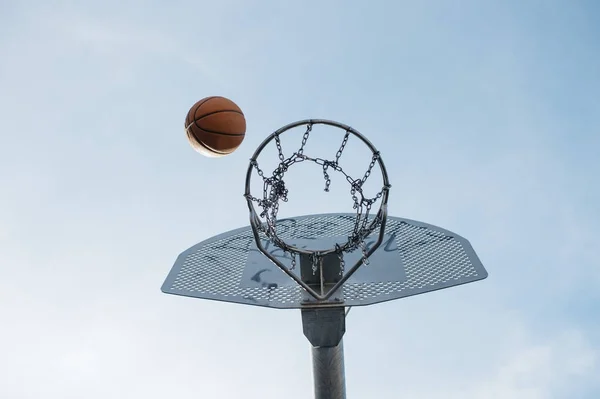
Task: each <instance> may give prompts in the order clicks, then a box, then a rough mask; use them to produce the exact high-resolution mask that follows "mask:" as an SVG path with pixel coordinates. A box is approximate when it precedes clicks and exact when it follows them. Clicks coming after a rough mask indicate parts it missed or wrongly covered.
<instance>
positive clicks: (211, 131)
mask: <svg viewBox="0 0 600 399" xmlns="http://www.w3.org/2000/svg"><path fill="white" fill-rule="evenodd" d="M196 122H197V121H196V120H194V123H190V126H192V125H194V126H196V127H197V128H198V129H200V130H204V131H205V132H206V133H212V134H220V135H223V136H234V137H241V136H245V135H246V133H225V132H216V131H214V130H208V129H204V128H203V127H200V126H198V124H197V123H196ZM188 128H189V126H188Z"/></svg>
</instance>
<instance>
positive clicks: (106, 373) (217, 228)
mask: <svg viewBox="0 0 600 399" xmlns="http://www.w3.org/2000/svg"><path fill="white" fill-rule="evenodd" d="M599 19H600V7H599V6H598V5H597V4H596V3H595V2H592V1H572V2H566V1H533V0H532V1H527V2H518V1H504V2H491V1H461V2H450V1H422V2H404V1H398V2H395V3H392V2H371V3H366V2H354V1H320V2H318V1H305V2H284V1H278V2H276V1H240V0H238V1H220V2H204V1H195V2H187V1H173V2H158V1H154V2H141V1H128V2H118V3H117V2H115V1H103V2H86V3H84V2H79V3H78V2H68V1H54V2H40V1H28V2H16V1H13V2H11V1H5V2H2V3H1V4H0V33H1V34H0V51H1V53H2V62H0V93H1V95H0V123H1V125H0V133H1V134H2V142H3V145H2V146H1V147H0V179H1V182H2V195H0V249H1V250H0V273H1V275H2V277H3V278H2V279H1V280H0V320H2V328H0V351H1V353H2V354H3V355H2V357H1V358H0V374H1V375H2V376H3V377H2V379H1V380H0V397H3V398H11V399H13V398H14V399H22V398H26V399H29V398H41V397H44V398H81V397H86V398H90V399H95V398H106V397H114V398H126V397H141V396H143V397H145V398H162V397H165V396H166V395H169V396H171V397H173V396H182V395H186V396H191V395H193V396H197V397H203V398H204V397H206V398H239V397H241V396H242V395H244V397H261V398H280V397H282V396H286V397H289V398H306V397H310V395H311V394H312V385H311V384H312V382H311V365H310V353H309V347H308V343H307V341H306V339H305V338H304V336H303V335H302V333H301V322H300V315H299V314H298V312H297V311H276V310H270V309H260V308H249V307H243V306H236V305H231V304H220V303H213V302H203V301H199V300H193V299H189V298H176V297H172V296H167V295H164V294H162V293H161V292H160V290H159V288H160V286H161V284H162V282H163V280H164V278H165V276H166V274H167V273H168V271H169V269H170V267H171V265H172V263H173V261H174V260H175V258H176V256H177V255H178V254H179V253H180V252H182V251H183V250H185V249H187V248H188V247H190V246H191V245H193V244H195V243H196V242H199V241H202V240H204V239H206V238H208V237H210V236H213V235H216V234H218V233H221V232H223V231H226V230H229V229H233V228H237V227H241V226H243V225H245V224H246V223H247V210H246V206H245V202H244V200H243V197H242V193H243V183H244V181H243V180H244V174H245V168H246V166H247V161H248V158H249V157H250V156H251V154H252V152H253V151H254V149H255V148H256V146H257V145H258V144H259V143H260V142H261V141H262V140H263V139H264V137H265V136H266V135H268V134H269V133H270V132H272V131H273V130H275V129H277V128H279V127H280V126H282V125H284V124H287V123H289V122H292V121H295V120H299V119H304V118H327V119H334V120H338V121H340V122H343V123H347V124H350V125H352V126H353V127H355V128H357V129H358V130H360V131H361V132H362V133H364V134H365V135H367V136H368V137H369V138H370V139H371V140H372V141H373V142H374V143H375V145H377V146H378V147H380V148H381V150H382V155H383V157H384V159H385V161H386V165H387V167H388V170H389V172H390V176H391V181H392V185H393V187H392V192H391V196H390V213H391V214H392V215H396V216H401V217H406V218H410V219H416V220H421V221H424V222H427V223H431V224H435V225H439V226H442V227H444V228H447V229H449V230H451V231H455V232H457V233H458V234H460V235H462V236H464V237H466V238H467V239H469V240H470V242H471V243H472V245H473V246H474V248H475V250H476V251H477V253H478V255H479V256H480V258H481V260H482V261H483V263H484V265H485V266H486V268H487V270H488V271H489V273H490V277H489V278H488V279H487V280H485V281H483V282H478V283H475V284H471V285H466V286H462V287H458V288H454V289H448V290H443V291H440V292H436V293H432V294H428V295H422V296H417V297H413V298H408V299H405V300H401V301H396V302H391V303H386V304H381V305H376V306H372V307H366V308H361V309H355V310H353V311H352V313H350V315H349V317H348V321H347V323H348V332H347V333H346V336H345V351H346V378H347V385H348V387H347V388H348V396H349V397H356V398H367V397H378V398H398V397H402V398H415V399H417V398H419V399H420V398H428V399H431V398H433V399H435V398H443V399H447V398H461V399H463V398H466V399H470V398H473V399H480V398H494V399H495V398H523V399H530V398H536V399H537V398H596V397H597V396H598V393H599V392H600V384H599V382H598V377H597V376H598V375H600V357H599V356H600V340H599V338H598V337H599V336H600V325H599V323H598V321H597V317H596V314H597V308H598V306H599V302H600V295H599V294H598V291H599V290H598V287H599V286H600V269H599V268H598V261H597V259H598V249H597V242H598V240H599V239H600V231H599V229H598V225H599V223H598V222H600V217H599V214H600V212H599V205H598V204H600V191H599V190H598V187H597V183H596V181H597V178H596V176H597V175H598V174H599V173H600V162H599V161H598V158H597V154H598V151H599V149H600V133H599V132H600V97H599V96H598V94H597V93H599V92H600V75H599V72H598V71H600V45H599V44H598V38H599V37H600V31H599V28H598V23H597V21H598V20H599ZM208 95H223V96H227V97H230V98H232V99H233V100H234V101H236V103H238V105H239V106H240V107H241V108H242V109H243V110H244V112H245V114H246V117H247V122H248V132H247V137H246V139H245V141H244V143H243V145H242V146H241V147H240V148H239V149H238V150H237V151H236V152H235V153H234V154H232V155H230V156H228V157H224V158H220V159H209V158H204V157H201V156H200V155H198V154H196V153H195V152H194V151H193V150H192V149H191V147H190V146H189V145H188V144H187V143H186V141H185V135H184V133H183V122H184V118H185V115H186V113H187V110H188V109H189V107H190V106H191V105H192V104H193V103H194V102H195V101H197V100H198V99H200V98H202V97H205V96H208ZM299 173H300V175H302V173H304V172H299ZM306 173H308V172H306ZM315 184H316V185H318V186H319V187H318V188H320V186H321V184H322V181H320V180H315ZM287 211H288V212H289V213H290V214H305V213H321V212H345V211H351V209H340V204H339V202H336V201H326V200H323V201H321V202H320V203H319V204H318V205H316V204H315V203H314V202H310V201H303V198H302V195H301V194H300V195H298V196H297V197H295V198H291V199H290V204H289V209H288V210H287Z"/></svg>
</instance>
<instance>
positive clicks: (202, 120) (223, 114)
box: [185, 96, 246, 157]
mask: <svg viewBox="0 0 600 399" xmlns="http://www.w3.org/2000/svg"><path fill="white" fill-rule="evenodd" d="M185 131H186V133H187V137H188V141H189V142H190V144H191V146H192V147H193V148H194V149H195V150H196V151H198V152H199V153H201V154H202V155H205V156H208V157H222V156H225V155H228V154H231V153H232V152H233V151H235V150H236V149H237V148H238V147H239V146H240V144H242V141H243V140H244V136H245V135H246V118H245V117H244V113H243V112H242V110H241V109H240V107H238V106H237V104H236V103H234V102H233V101H231V100H230V99H228V98H225V97H219V96H212V97H206V98H203V99H202V100H200V101H198V102H197V103H196V104H194V105H193V106H192V108H190V110H189V112H188V114H187V117H186V118H185Z"/></svg>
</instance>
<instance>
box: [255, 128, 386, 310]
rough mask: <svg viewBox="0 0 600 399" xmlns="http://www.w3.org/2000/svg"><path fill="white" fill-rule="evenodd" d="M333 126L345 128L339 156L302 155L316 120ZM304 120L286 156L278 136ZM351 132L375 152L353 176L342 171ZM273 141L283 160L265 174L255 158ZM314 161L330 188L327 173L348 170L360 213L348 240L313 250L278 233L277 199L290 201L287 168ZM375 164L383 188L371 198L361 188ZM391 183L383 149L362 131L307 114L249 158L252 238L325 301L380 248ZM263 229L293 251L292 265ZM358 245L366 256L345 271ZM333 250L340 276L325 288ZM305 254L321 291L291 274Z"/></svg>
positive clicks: (355, 206) (315, 295)
mask: <svg viewBox="0 0 600 399" xmlns="http://www.w3.org/2000/svg"><path fill="white" fill-rule="evenodd" d="M319 124H322V125H329V126H333V127H337V128H339V129H342V130H344V131H345V135H344V138H343V140H342V143H341V144H340V147H339V149H338V151H337V153H336V154H335V158H334V159H333V160H329V159H323V158H312V157H309V156H307V155H305V154H304V147H305V145H306V142H307V141H308V139H309V137H310V135H311V132H312V129H313V126H315V125H319ZM301 125H306V131H305V133H304V135H303V136H302V141H301V144H300V148H299V149H298V150H296V151H295V152H294V153H293V154H292V155H290V156H289V157H287V158H286V157H285V156H284V155H283V149H282V147H281V141H280V136H281V135H282V134H283V133H285V132H286V131H288V130H290V129H293V128H295V127H298V126H301ZM350 135H354V136H356V137H358V138H359V139H360V140H361V141H362V143H364V144H365V145H366V146H367V147H368V148H369V149H370V150H371V153H372V157H371V162H370V163H369V166H368V168H367V171H366V172H365V173H364V175H363V176H362V177H361V178H358V179H356V178H353V177H352V176H350V175H349V174H348V173H346V172H345V171H344V169H343V168H342V167H341V166H340V163H339V161H340V157H341V156H342V153H343V151H344V149H345V146H346V144H347V142H348V139H349V137H350ZM271 141H275V144H276V146H277V151H278V155H279V164H278V166H277V167H276V168H275V170H274V171H273V174H272V175H271V176H267V175H265V172H264V171H263V170H262V169H261V168H260V167H259V164H258V161H257V158H258V156H259V155H260V153H261V152H262V150H263V149H264V148H265V147H266V146H267V144H269V143H270V142H271ZM306 161H311V162H313V163H315V164H317V165H319V166H321V167H322V168H323V177H324V179H325V191H327V192H328V191H329V186H330V184H331V178H330V176H329V172H330V171H331V170H333V171H335V172H339V173H341V174H343V175H344V177H345V178H346V181H347V182H348V183H349V184H350V194H351V196H352V199H353V201H354V209H355V210H356V218H355V222H354V229H353V231H351V232H349V234H348V240H347V241H346V242H345V243H344V244H342V245H339V244H336V245H335V246H334V247H333V248H330V249H325V250H310V249H304V248H299V247H297V246H294V245H291V244H289V243H286V242H285V241H284V240H283V239H281V238H280V237H279V235H278V232H277V213H278V211H279V202H280V201H283V202H287V200H288V198H287V196H288V190H287V188H286V186H285V181H284V176H285V173H286V172H287V171H288V169H289V168H290V167H291V166H292V165H294V164H296V163H301V162H306ZM375 164H377V165H378V166H379V168H380V170H381V175H382V187H381V190H380V191H379V192H378V193H377V194H376V195H375V196H374V197H372V198H367V197H366V196H365V195H364V193H363V185H364V183H365V182H366V181H367V179H368V178H369V176H370V175H371V172H372V169H373V167H374V166H375ZM253 171H256V173H257V174H258V176H259V177H260V178H261V179H262V180H263V193H262V198H259V197H255V196H253V195H252V193H251V192H250V191H251V190H250V184H251V180H252V172H253ZM390 187H391V186H390V183H389V180H388V175H387V171H386V168H385V165H384V163H383V160H382V159H381V155H380V153H379V151H378V150H377V149H376V148H375V146H374V145H373V144H372V143H371V142H370V141H369V140H368V139H367V138H366V137H364V136H363V135H362V134H361V133H359V132H358V131H356V130H355V129H353V128H351V127H350V126H347V125H344V124H341V123H338V122H334V121H329V120H323V119H307V120H302V121H298V122H294V123H291V124H288V125H286V126H284V127H282V128H280V129H279V130H277V131H275V132H274V133H272V134H271V135H270V136H269V137H267V138H266V139H265V140H264V141H263V142H262V143H261V144H260V145H259V146H258V148H257V149H256V151H255V153H254V155H253V156H252V158H251V159H250V164H249V166H248V171H247V173H246V190H245V194H244V196H245V198H246V200H247V202H248V209H249V213H250V226H251V227H252V231H253V234H254V238H255V241H256V244H257V247H258V249H259V250H260V252H262V253H263V254H264V255H265V256H266V257H267V258H269V259H270V260H271V261H272V262H274V263H275V264H276V265H277V266H278V267H279V268H280V269H281V270H283V271H284V272H285V273H286V274H287V275H289V276H290V277H291V278H293V279H294V280H295V281H296V282H297V283H298V284H299V285H301V286H302V287H303V288H304V289H305V290H306V291H307V292H308V293H309V294H310V295H312V296H313V297H314V298H315V299H317V300H319V301H324V300H327V299H328V298H329V297H330V296H331V295H333V293H334V292H335V291H336V290H337V289H338V288H339V287H340V286H341V285H342V284H344V282H345V281H346V280H348V278H350V277H351V276H352V274H354V272H355V271H356V270H357V269H358V268H359V267H360V266H361V265H363V264H368V259H369V256H371V254H372V253H373V252H374V251H375V250H376V249H377V248H378V247H379V245H380V244H381V243H382V241H383V237H384V234H385V225H386V219H387V201H388V196H389V189H390ZM378 200H381V201H380V206H379V209H378V211H377V214H376V216H375V217H373V218H372V220H371V221H369V216H370V214H371V208H372V206H373V204H375V203H376V202H377V201H378ZM254 203H256V204H257V205H258V206H259V207H260V208H262V211H261V212H260V213H257V211H256V209H255V207H254ZM261 218H262V219H264V223H263V222H262V221H261ZM377 228H379V234H378V239H377V241H376V242H375V243H374V244H373V245H372V246H371V247H370V248H367V246H366V245H365V239H366V238H367V237H368V236H369V235H370V234H372V233H373V232H374V231H375V230H376V229H377ZM261 233H262V234H264V235H265V236H266V237H267V238H268V240H269V241H271V242H272V243H273V245H275V246H276V247H278V248H280V249H281V250H282V251H284V252H285V253H289V254H290V255H291V256H292V262H291V266H290V267H287V266H285V265H284V264H283V263H282V262H281V261H280V260H279V259H277V258H276V257H275V256H273V255H272V254H271V253H270V252H269V251H267V250H266V248H265V247H264V245H263V244H262V242H261V239H260V234H261ZM357 249H360V250H361V251H362V257H361V259H360V260H359V261H357V262H356V263H355V264H354V265H353V267H351V268H350V269H349V270H348V271H347V272H346V273H344V269H345V262H344V254H346V253H350V252H353V251H355V250H357ZM332 254H335V255H336V256H337V259H338V262H337V263H338V264H339V267H340V272H339V274H340V275H341V276H342V277H341V278H340V279H336V281H335V284H334V285H333V286H332V287H330V289H328V290H327V291H325V289H324V285H323V283H324V281H323V278H322V276H323V267H324V263H323V260H324V258H325V257H327V256H329V255H332ZM297 256H298V257H301V258H302V257H304V258H305V259H306V258H308V259H310V262H311V263H312V272H313V275H314V274H316V273H317V271H319V270H320V276H321V278H320V279H319V280H320V283H321V284H320V288H321V289H320V290H319V291H320V292H317V291H316V290H315V289H313V288H312V287H311V286H310V285H309V284H307V283H306V282H305V281H303V279H301V278H299V277H298V276H297V275H296V274H295V273H292V272H291V270H293V269H294V267H295V266H296V257H297ZM326 263H327V265H328V266H329V267H331V262H326Z"/></svg>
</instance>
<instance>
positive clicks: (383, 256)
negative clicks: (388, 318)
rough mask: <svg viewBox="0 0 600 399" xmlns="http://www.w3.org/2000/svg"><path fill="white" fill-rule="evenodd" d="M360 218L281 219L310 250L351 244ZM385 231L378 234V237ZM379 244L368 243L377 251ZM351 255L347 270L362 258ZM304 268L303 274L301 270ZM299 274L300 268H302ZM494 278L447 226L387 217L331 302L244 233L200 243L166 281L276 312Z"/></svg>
mask: <svg viewBox="0 0 600 399" xmlns="http://www.w3.org/2000/svg"><path fill="white" fill-rule="evenodd" d="M354 221H355V215H354V214H351V213H349V214H340V213H335V214H321V215H308V216H300V217H295V218H289V219H282V220H278V234H279V237H280V238H282V239H284V240H285V241H286V242H289V243H294V244H295V245H297V246H300V247H308V248H311V249H327V248H332V247H333V246H334V245H335V243H339V244H341V243H344V242H345V241H346V240H347V239H348V234H349V232H351V231H352V229H353V227H354ZM377 234H378V231H375V232H374V233H373V237H375V236H376V235H377ZM262 239H263V244H264V245H265V247H267V248H269V251H270V252H271V253H272V254H273V255H275V256H277V257H278V258H279V259H280V260H281V261H282V262H283V263H284V264H286V265H291V263H292V262H291V257H290V256H289V255H287V254H284V253H282V251H281V250H280V249H279V248H277V247H275V246H273V245H272V244H271V243H270V242H269V241H268V240H267V239H266V238H265V237H262ZM375 241H376V239H375V238H372V239H369V240H367V241H366V244H367V246H369V245H372V244H373V243H374V242H375ZM360 257H361V253H360V251H356V253H351V254H347V255H346V256H345V257H344V259H345V261H346V264H354V262H356V261H357V260H358V259H360ZM299 268H300V267H299V265H298V266H296V269H299ZM295 272H297V273H298V275H299V273H300V270H295ZM486 277H487V272H486V270H485V269H484V267H483V265H482V264H481V262H480V260H479V258H478V257H477V255H476V254H475V251H474V250H473V248H472V247H471V244H469V242H468V241H467V240H466V239H464V238H463V237H461V236H459V235H457V234H454V233H452V232H450V231H448V230H445V229H442V228H440V227H436V226H432V225H430V224H426V223H421V222H417V221H414V220H409V219H403V218H398V217H388V219H387V226H386V229H385V238H384V241H383V243H382V244H381V246H380V247H379V248H378V249H377V250H376V251H375V252H374V253H373V255H371V257H370V258H369V264H366V265H363V266H361V267H360V268H359V269H358V270H357V271H356V273H355V274H354V275H352V276H351V277H350V278H349V279H348V281H347V282H346V283H345V284H344V285H343V286H342V288H340V289H338V292H336V293H334V295H333V296H332V298H331V299H330V300H329V301H327V302H326V303H320V304H317V303H316V302H315V300H314V298H312V297H310V296H309V295H307V293H306V292H305V291H304V289H303V288H301V287H300V286H298V285H297V284H296V282H294V281H293V280H292V279H291V278H290V277H289V276H287V275H286V274H285V273H284V272H283V271H282V270H280V269H279V268H278V267H277V266H276V265H275V264H274V263H272V262H271V261H270V260H269V259H268V258H266V257H265V256H264V255H263V254H262V253H261V252H259V250H258V249H257V247H256V244H255V242H254V236H253V234H252V229H251V228H250V227H249V226H248V227H243V228H240V229H236V230H232V231H229V232H226V233H223V234H221V235H218V236H216V237H213V238H210V239H208V240H206V241H203V242H201V243H199V244H196V245H194V246H193V247H191V248H190V249H188V250H187V251H185V252H183V253H182V254H181V255H179V257H178V258H177V260H176V262H175V265H174V266H173V268H172V270H171V272H170V273H169V275H168V276H167V279H166V280H165V282H164V284H163V286H162V291H163V292H164V293H167V294H175V295H183V296H188V297H194V298H202V299H212V300H218V301H225V302H234V303H242V304H247V305H257V306H267V307H273V308H303V307H307V306H332V305H336V306H340V304H343V305H344V306H361V305H370V304H374V303H378V302H384V301H389V300H393V299H398V298H403V297H407V296H411V295H416V294H422V293H425V292H430V291H435V290H439V289H442V288H447V287H452V286H456V285H461V284H465V283H470V282H474V281H478V280H482V279H484V278H486Z"/></svg>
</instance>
